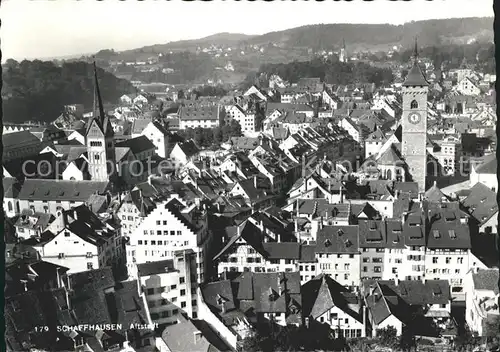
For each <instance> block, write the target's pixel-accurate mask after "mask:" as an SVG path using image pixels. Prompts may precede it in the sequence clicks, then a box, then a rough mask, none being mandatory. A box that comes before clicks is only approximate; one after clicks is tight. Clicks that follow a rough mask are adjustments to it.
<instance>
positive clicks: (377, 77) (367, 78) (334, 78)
mask: <svg viewBox="0 0 500 352" xmlns="http://www.w3.org/2000/svg"><path fill="white" fill-rule="evenodd" d="M270 75H278V76H280V77H281V78H282V79H283V80H285V81H288V82H290V83H296V82H297V81H298V80H299V79H300V78H311V77H318V78H320V79H321V81H322V82H325V83H331V84H352V83H375V85H376V86H381V85H385V84H390V83H392V82H393V80H394V76H393V74H392V71H391V70H390V69H387V68H377V67H373V66H371V65H369V64H366V63H363V62H355V63H343V62H339V61H338V60H323V59H314V60H311V61H294V62H290V63H287V64H264V65H261V67H260V69H259V71H258V72H257V73H255V72H253V73H250V74H249V75H248V76H247V78H246V79H245V82H244V85H245V86H248V85H252V84H254V83H256V82H255V80H256V79H257V80H259V77H265V76H267V77H268V76H270ZM263 81H264V80H260V82H259V85H261V86H262V85H263V83H264V82H263Z"/></svg>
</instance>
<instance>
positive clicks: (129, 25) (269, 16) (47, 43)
mask: <svg viewBox="0 0 500 352" xmlns="http://www.w3.org/2000/svg"><path fill="white" fill-rule="evenodd" d="M486 16H488V17H489V16H493V0H434V1H426V0H413V1H408V2H403V1H387V0H377V1H373V2H364V1H360V0H356V1H352V2H347V1H338V2H337V1H333V0H326V1H324V2H312V1H296V2H291V1H289V0H288V1H279V0H278V1H274V2H265V1H255V2H252V1H234V0H227V1H225V0H214V1H211V2H201V1H193V2H188V1H182V0H170V1H167V0H146V1H143V2H142V1H141V2H139V1H136V0H128V1H123V2H122V1H118V0H105V1H103V2H97V1H95V0H83V1H75V0H2V1H1V5H0V18H1V19H2V23H1V24H2V27H1V31H0V38H1V45H2V57H3V60H2V61H5V60H6V59H8V58H14V59H16V60H22V59H25V58H27V59H34V58H50V57H62V56H70V55H78V54H89V53H95V52H97V51H99V50H101V49H115V50H117V51H119V50H126V49H133V48H138V47H141V46H145V45H152V44H164V43H167V42H170V41H176V40H184V39H196V38H202V37H206V36H208V35H212V34H215V33H220V32H230V33H245V34H264V33H267V32H272V31H278V30H284V29H288V28H293V27H299V26H303V25H309V24H319V23H390V24H403V23H405V22H410V21H418V20H426V19H438V18H457V17H486Z"/></svg>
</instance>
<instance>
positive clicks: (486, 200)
mask: <svg viewBox="0 0 500 352" xmlns="http://www.w3.org/2000/svg"><path fill="white" fill-rule="evenodd" d="M496 197H497V195H496V193H495V192H493V191H492V190H491V189H489V188H488V187H486V186H485V185H484V184H482V183H480V182H478V183H476V184H475V185H474V186H473V187H472V188H471V189H470V193H469V195H468V196H467V198H465V199H464V201H463V205H464V206H465V207H466V208H467V210H468V211H469V213H470V214H471V215H472V216H473V217H474V218H475V219H476V220H477V221H478V222H479V223H480V224H484V223H486V222H487V221H488V220H489V219H490V218H491V217H492V216H493V215H495V214H497V213H498V204H497V200H496Z"/></svg>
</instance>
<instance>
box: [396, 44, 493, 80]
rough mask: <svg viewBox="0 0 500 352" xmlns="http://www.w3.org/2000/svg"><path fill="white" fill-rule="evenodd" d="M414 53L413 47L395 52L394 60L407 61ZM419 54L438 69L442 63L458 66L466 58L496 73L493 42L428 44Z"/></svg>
mask: <svg viewBox="0 0 500 352" xmlns="http://www.w3.org/2000/svg"><path fill="white" fill-rule="evenodd" d="M412 55H413V50H412V49H408V50H405V51H402V52H395V53H394V56H393V57H392V60H396V61H400V62H402V63H407V62H409V60H410V58H411V56H412ZM419 55H420V56H422V57H427V58H429V59H431V60H432V62H433V64H434V67H435V68H436V69H439V68H440V67H441V64H442V63H445V64H446V67H447V68H449V69H453V68H458V67H460V64H461V63H462V61H463V59H464V58H465V59H466V60H467V62H468V63H476V64H477V65H478V66H479V68H480V69H481V70H483V71H484V72H485V73H495V45H494V44H492V43H473V44H467V45H456V44H449V45H440V46H439V47H438V46H428V47H424V48H422V49H419Z"/></svg>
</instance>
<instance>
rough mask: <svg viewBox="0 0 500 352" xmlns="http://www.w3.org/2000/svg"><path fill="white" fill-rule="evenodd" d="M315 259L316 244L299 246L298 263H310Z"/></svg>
mask: <svg viewBox="0 0 500 352" xmlns="http://www.w3.org/2000/svg"><path fill="white" fill-rule="evenodd" d="M315 261H316V245H311V244H303V245H301V246H300V259H299V262H300V263H312V262H315Z"/></svg>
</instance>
